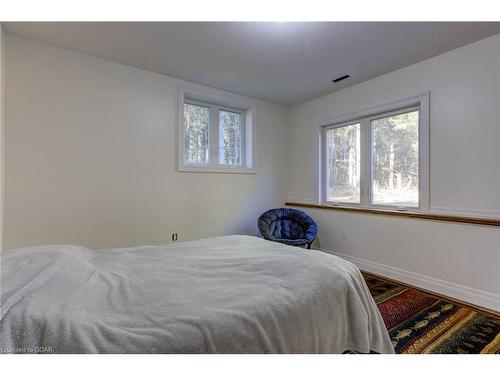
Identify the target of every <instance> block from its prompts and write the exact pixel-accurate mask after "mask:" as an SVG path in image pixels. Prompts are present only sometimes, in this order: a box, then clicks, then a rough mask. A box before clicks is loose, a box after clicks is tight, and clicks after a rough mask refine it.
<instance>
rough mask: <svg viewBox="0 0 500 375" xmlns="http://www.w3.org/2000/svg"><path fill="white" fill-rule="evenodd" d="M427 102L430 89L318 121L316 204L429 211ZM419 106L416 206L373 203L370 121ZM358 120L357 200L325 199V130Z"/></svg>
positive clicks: (428, 103)
mask: <svg viewBox="0 0 500 375" xmlns="http://www.w3.org/2000/svg"><path fill="white" fill-rule="evenodd" d="M429 105H430V93H429V92H426V93H424V94H422V95H419V96H416V97H412V98H407V99H403V100H398V101H395V102H392V103H388V104H385V105H382V106H378V107H374V108H369V109H366V110H363V111H359V112H356V113H351V114H347V115H342V116H335V117H331V118H328V119H325V120H322V121H320V122H318V124H317V125H318V130H319V150H320V153H319V166H320V168H319V170H320V173H319V189H318V195H319V199H318V200H319V202H318V203H319V204H322V205H328V206H346V207H360V208H370V209H380V210H391V211H393V210H399V211H414V212H428V211H429V198H430V197H429V169H430V168H429ZM415 109H418V110H419V124H418V142H419V165H418V168H419V176H418V179H419V186H418V196H419V202H418V206H417V207H413V206H394V205H382V204H375V203H373V196H372V191H371V190H372V176H371V173H372V169H373V166H372V160H371V158H372V140H371V121H372V120H375V119H378V118H383V117H387V116H394V115H397V114H401V113H406V112H410V111H412V110H415ZM358 123H359V124H360V132H361V134H360V136H361V144H360V148H361V150H360V153H361V163H360V164H361V171H360V203H350V202H349V203H348V202H334V201H328V199H327V191H326V189H327V187H326V185H327V181H326V177H327V162H326V132H327V131H328V130H330V129H334V128H339V127H343V126H348V125H354V124H358Z"/></svg>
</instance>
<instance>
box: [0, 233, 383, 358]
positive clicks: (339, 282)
mask: <svg viewBox="0 0 500 375" xmlns="http://www.w3.org/2000/svg"><path fill="white" fill-rule="evenodd" d="M0 256H1V261H2V264H1V293H0V296H1V300H0V301H1V311H0V349H1V352H4V353H5V352H30V351H31V352H32V351H34V350H35V348H40V347H43V348H45V349H42V350H51V351H53V352H66V353H341V352H344V351H345V350H348V349H349V350H354V351H359V352H369V351H370V350H373V351H376V352H380V353H393V348H392V345H391V342H390V340H389V337H388V334H387V331H386V329H385V326H384V323H383V321H382V319H381V317H380V314H379V312H378V310H377V307H376V305H375V303H374V301H373V299H372V298H371V296H370V294H369V291H368V289H367V287H366V284H365V283H364V280H363V278H362V275H361V274H360V272H359V270H358V269H357V268H356V267H355V266H354V265H353V264H351V263H349V262H346V261H344V260H342V259H340V258H338V257H335V256H333V255H329V254H326V253H323V252H320V251H314V250H304V249H300V248H294V247H290V246H286V245H281V244H276V243H272V242H268V241H265V240H262V239H259V238H255V237H248V236H227V237H218V238H211V239H205V240H200V241H192V242H183V243H178V244H175V245H168V246H159V247H157V246H145V247H137V248H129V249H111V250H90V249H86V248H83V247H76V246H63V245H61V246H38V247H31V248H25V249H18V250H11V251H6V252H3V253H1V255H0ZM47 348H50V349H47ZM38 351H40V349H38Z"/></svg>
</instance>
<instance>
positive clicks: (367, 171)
mask: <svg viewBox="0 0 500 375" xmlns="http://www.w3.org/2000/svg"><path fill="white" fill-rule="evenodd" d="M360 124H361V177H360V190H361V192H360V193H361V194H360V206H361V207H369V206H370V204H371V199H370V196H371V134H370V133H371V132H370V120H369V119H363V120H361V121H360Z"/></svg>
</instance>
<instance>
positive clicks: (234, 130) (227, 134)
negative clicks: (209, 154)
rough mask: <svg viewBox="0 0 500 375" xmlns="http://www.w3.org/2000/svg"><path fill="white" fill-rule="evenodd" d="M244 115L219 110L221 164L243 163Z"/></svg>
mask: <svg viewBox="0 0 500 375" xmlns="http://www.w3.org/2000/svg"><path fill="white" fill-rule="evenodd" d="M243 147H244V141H243V116H242V114H241V113H239V112H231V111H227V110H222V109H221V110H219V164H221V165H230V166H241V165H242V164H243V155H244V152H243Z"/></svg>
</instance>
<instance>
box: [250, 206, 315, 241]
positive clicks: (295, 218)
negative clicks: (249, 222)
mask: <svg viewBox="0 0 500 375" xmlns="http://www.w3.org/2000/svg"><path fill="white" fill-rule="evenodd" d="M258 227H259V230H260V233H261V234H262V236H263V237H264V238H265V239H268V240H271V241H276V242H281V243H285V244H288V245H293V246H301V245H306V244H311V243H312V242H313V241H314V239H315V238H316V235H317V234H318V227H317V225H316V223H315V222H314V220H313V219H311V217H310V216H309V215H307V214H306V213H305V212H303V211H300V210H296V209H293V208H273V209H271V210H269V211H266V212H264V213H263V214H262V215H261V216H260V217H259V220H258Z"/></svg>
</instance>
